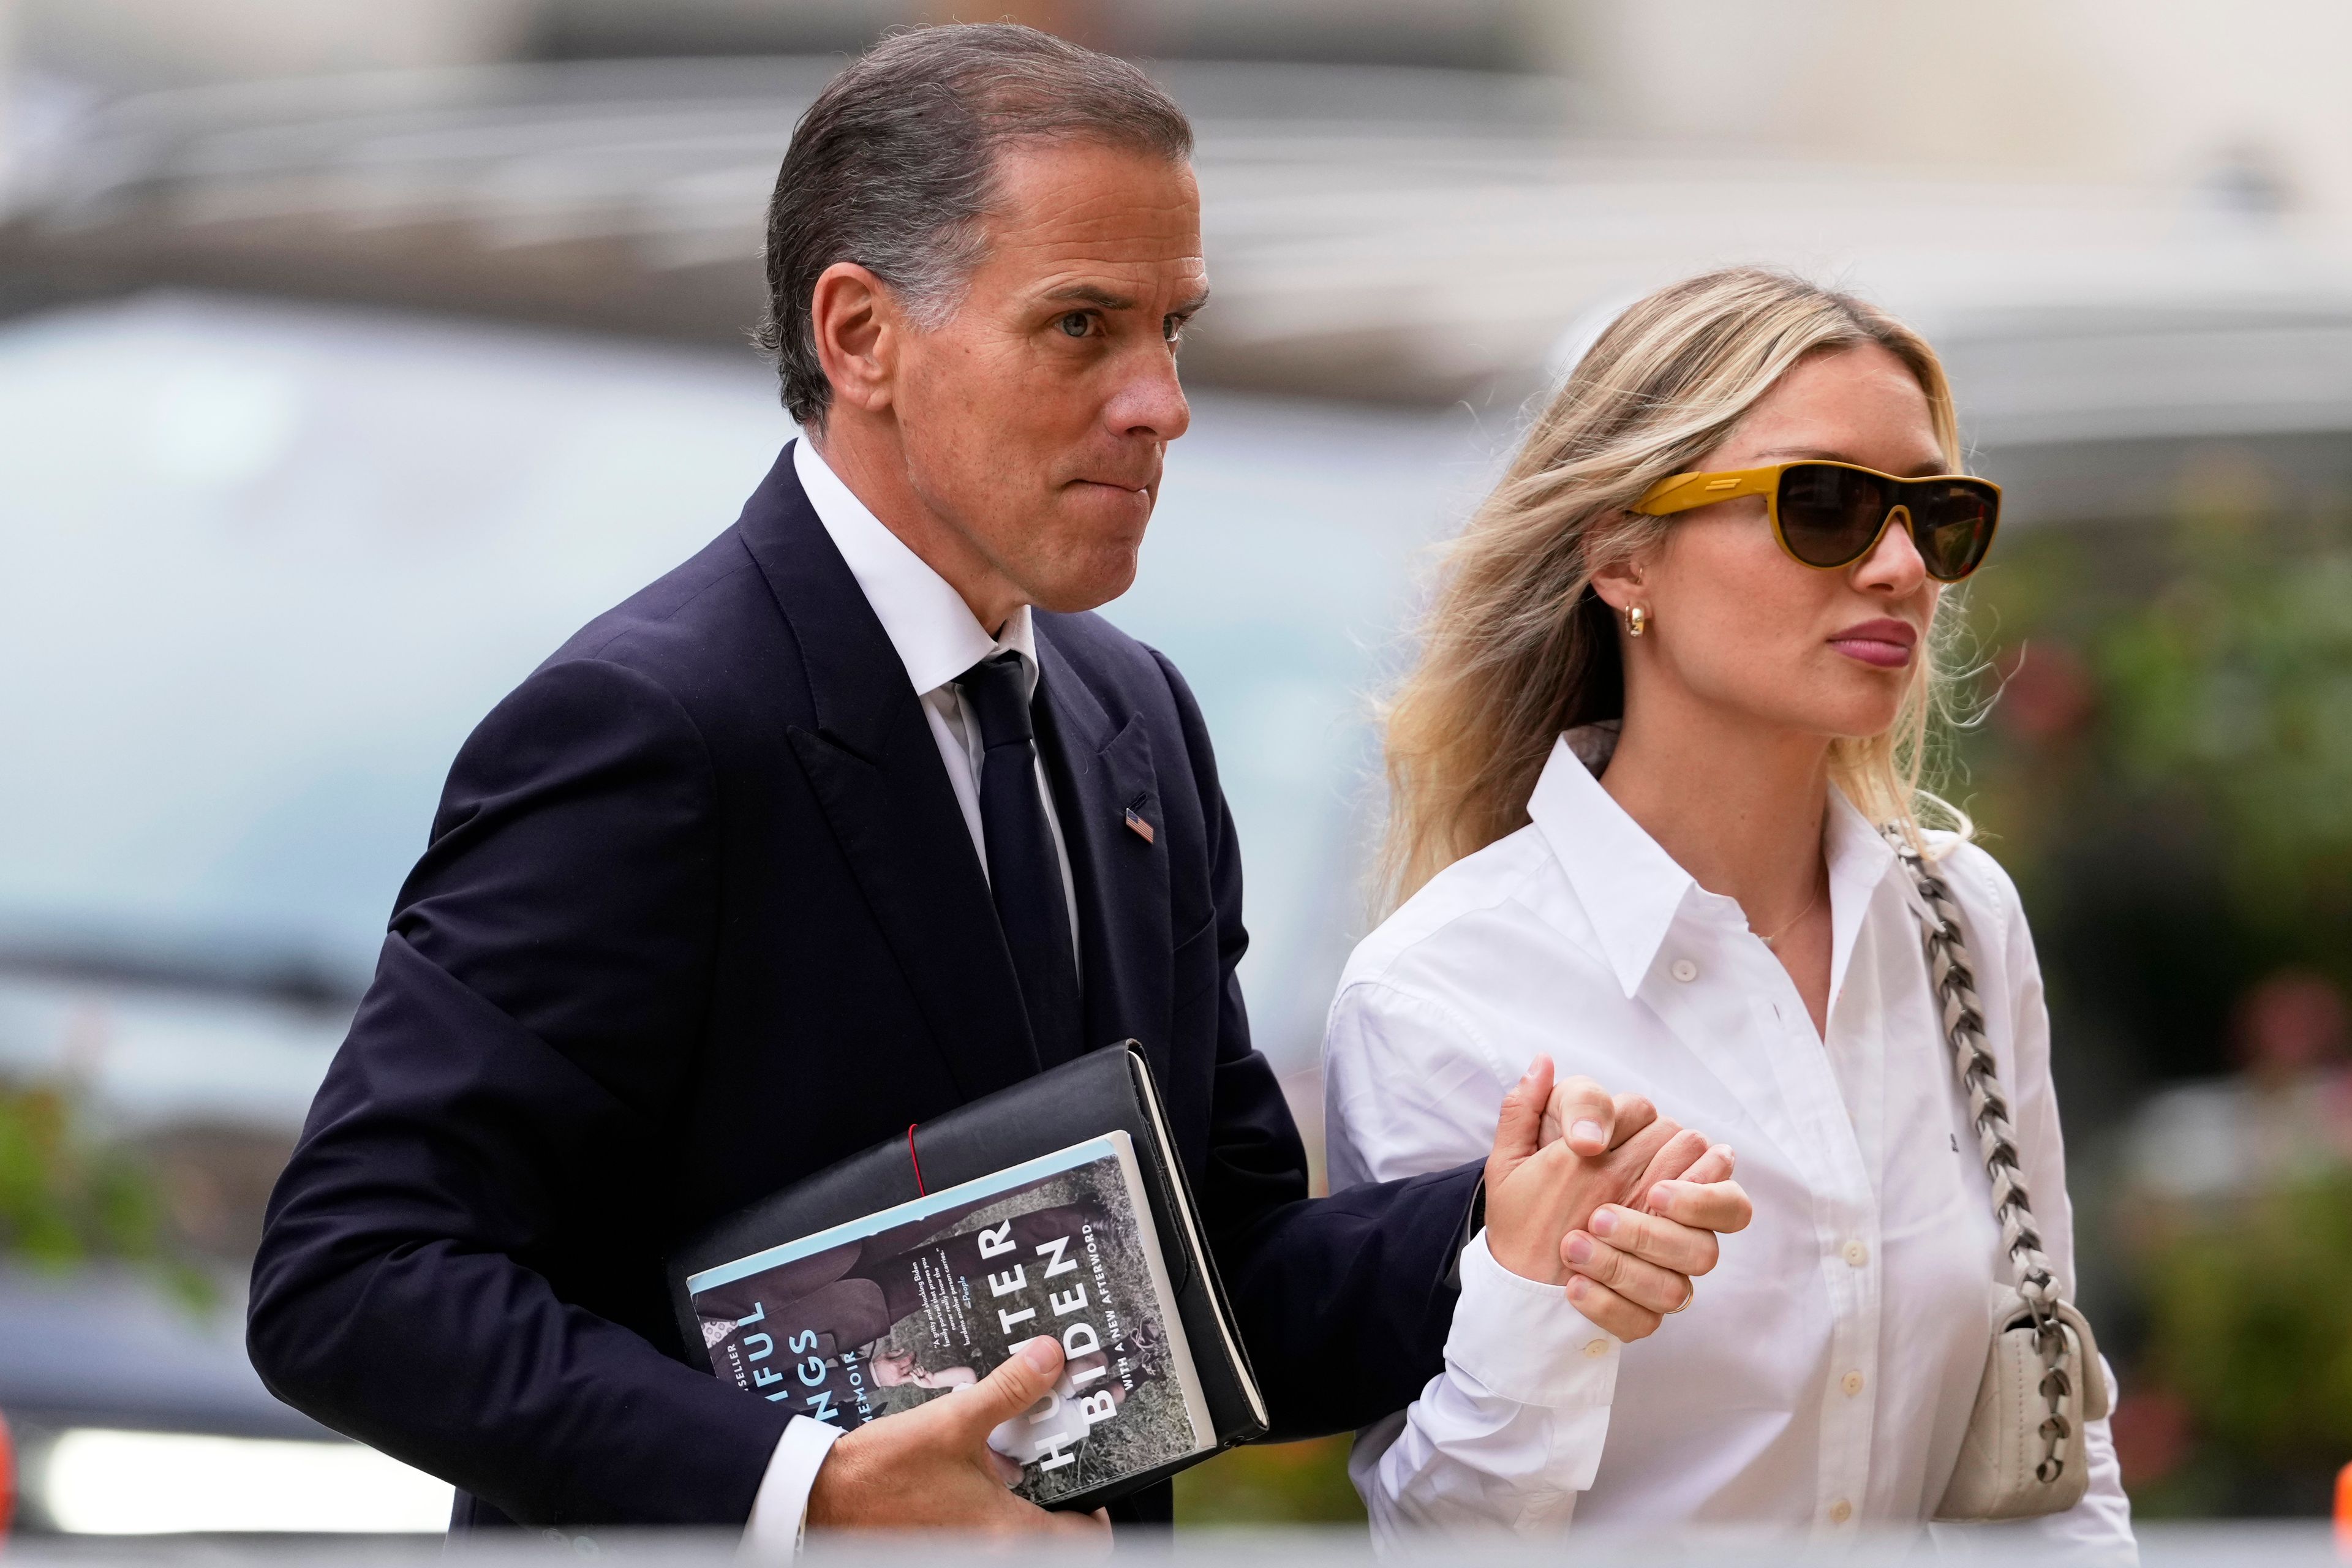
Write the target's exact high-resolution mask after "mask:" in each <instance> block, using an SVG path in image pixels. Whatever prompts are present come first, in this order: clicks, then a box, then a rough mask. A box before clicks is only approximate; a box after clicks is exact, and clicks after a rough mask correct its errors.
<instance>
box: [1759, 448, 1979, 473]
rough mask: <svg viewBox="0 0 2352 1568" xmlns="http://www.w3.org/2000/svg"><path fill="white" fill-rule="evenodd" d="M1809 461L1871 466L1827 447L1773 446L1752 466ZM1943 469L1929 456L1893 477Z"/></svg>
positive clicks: (1938, 461)
mask: <svg viewBox="0 0 2352 1568" xmlns="http://www.w3.org/2000/svg"><path fill="white" fill-rule="evenodd" d="M1809 461H1810V462H1815V463H1851V464H1853V466H1854V467H1855V468H1870V467H1871V466H1872V465H1870V464H1868V463H1864V462H1862V461H1859V460H1858V459H1856V458H1852V457H1849V456H1848V455H1847V454H1845V453H1843V452H1840V451H1837V450H1835V449H1834V448H1832V447H1773V448H1771V449H1770V450H1769V451H1765V452H1759V453H1757V454H1756V462H1755V465H1754V466H1755V467H1757V468H1763V467H1765V466H1767V465H1768V464H1771V463H1801V462H1809ZM1943 471H1944V460H1943V459H1942V458H1928V459H1927V461H1926V462H1924V463H1917V464H1914V465H1913V466H1912V468H1911V471H1910V472H1909V473H1907V474H1897V475H1895V478H1896V479H1925V478H1926V477H1927V475H1929V474H1940V473H1942V472H1943Z"/></svg>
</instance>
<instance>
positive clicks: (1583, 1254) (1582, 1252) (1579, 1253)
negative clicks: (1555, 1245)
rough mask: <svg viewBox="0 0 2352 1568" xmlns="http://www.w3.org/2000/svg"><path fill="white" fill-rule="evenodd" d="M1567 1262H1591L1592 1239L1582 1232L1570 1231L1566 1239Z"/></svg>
mask: <svg viewBox="0 0 2352 1568" xmlns="http://www.w3.org/2000/svg"><path fill="white" fill-rule="evenodd" d="M1568 1260H1569V1261H1570V1263H1590V1262H1591V1261H1592V1238H1591V1237H1589V1236H1587V1235H1585V1234H1584V1233H1583V1232H1582V1231H1580V1230H1579V1231H1571V1232H1570V1233H1569V1237H1568Z"/></svg>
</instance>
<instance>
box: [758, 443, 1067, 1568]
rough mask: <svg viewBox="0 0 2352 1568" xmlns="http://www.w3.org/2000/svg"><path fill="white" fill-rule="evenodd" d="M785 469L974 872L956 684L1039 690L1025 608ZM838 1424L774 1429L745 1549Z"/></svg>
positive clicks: (964, 724) (836, 490)
mask: <svg viewBox="0 0 2352 1568" xmlns="http://www.w3.org/2000/svg"><path fill="white" fill-rule="evenodd" d="M793 473H794V475H796V476H797V477H798V478H799V479H800V481H801V489H803V491H805V492H806V493H807V495H808V499H809V505H810V506H812V507H813V508H814V509H815V510H816V516H817V521H819V522H821V523H823V524H824V531H825V533H826V535H827V536H828V537H830V538H831V539H832V541H833V545H834V548H835V549H836V550H838V551H840V552H841V558H842V559H843V560H844V561H845V562H847V563H849V574H850V575H851V576H853V577H855V578H856V579H857V586H858V588H859V589H860V590H861V591H862V592H863V593H864V594H865V595H866V604H867V605H870V606H871V607H872V608H873V611H874V616H875V618H876V619H877V620H879V621H880V622H881V623H882V630H883V631H884V632H885V633H886V634H887V636H888V637H889V638H890V646H891V647H892V648H893V649H895V650H896V651H897V653H898V661H899V662H900V663H901V664H903V665H905V666H906V668H907V680H908V684H909V685H911V686H912V687H913V688H914V689H915V692H916V694H917V695H918V696H919V697H920V698H921V699H922V703H923V716H924V717H925V718H926V719H928V720H929V721H930V726H931V739H932V740H933V741H935V742H938V744H939V748H940V762H941V763H944V764H945V765H946V767H947V771H948V784H950V786H951V787H952V788H953V789H954V790H955V797H956V804H957V805H959V806H961V808H962V809H963V822H964V826H965V827H966V828H967V829H968V830H969V831H970V832H971V847H972V850H973V852H974V853H975V854H977V855H978V856H979V857H980V868H981V873H982V875H983V876H985V875H986V874H987V872H988V844H987V840H986V838H985V837H984V836H983V835H982V831H981V823H980V773H981V757H982V752H983V750H984V748H983V747H982V744H981V738H980V725H979V723H978V722H977V721H975V720H974V719H973V717H972V714H971V707H970V705H969V704H967V703H966V702H965V700H964V696H963V689H962V688H961V686H958V685H957V684H956V680H957V678H958V677H960V676H961V675H962V674H963V672H964V671H965V670H967V669H970V668H971V667H972V666H973V665H975V664H978V663H979V662H980V661H981V660H982V659H984V658H994V657H995V656H996V655H998V654H1000V653H1006V652H1011V653H1015V654H1018V655H1019V656H1020V658H1021V670H1022V673H1023V674H1024V676H1026V677H1027V679H1028V690H1029V694H1030V695H1031V696H1032V697H1033V698H1034V696H1035V695H1036V692H1037V641H1036V633H1035V630H1034V626H1032V624H1031V621H1030V616H1029V606H1028V605H1021V606H1020V607H1019V608H1017V609H1015V610H1014V611H1013V615H1012V617H1011V618H1010V619H1008V620H1007V621H1006V622H1005V623H1004V626H1003V630H1002V631H1001V632H999V633H998V634H997V635H995V636H993V637H992V636H990V635H989V632H988V629H987V628H986V627H985V626H982V625H981V624H980V622H979V620H978V619H977V618H976V617H975V616H973V615H972V613H971V606H970V605H966V604H965V603H964V602H963V595H961V594H959V593H957V592H956V591H955V589H954V588H953V587H952V586H951V585H950V584H949V583H948V580H947V579H946V578H944V577H942V576H940V574H938V573H937V572H934V571H932V570H931V568H930V566H929V564H928V563H926V562H925V561H924V560H923V558H922V557H921V556H919V555H918V554H916V553H915V552H913V551H912V550H910V549H908V547H907V544H906V542H905V541H904V540H901V539H900V538H899V537H898V535H897V534H895V533H893V532H891V531H890V530H889V529H888V528H887V527H885V526H884V525H883V523H882V521H881V520H880V519H879V518H877V517H876V516H875V515H874V514H873V513H872V512H871V511H869V510H866V503H865V502H863V501H861V500H858V499H857V497H856V495H854V494H852V493H851V491H850V489H849V487H848V486H847V485H845V484H843V483H842V482H841V480H840V479H839V478H838V477H837V476H835V473H834V471H833V470H832V469H831V468H828V467H826V466H825V461H824V458H822V457H820V456H818V455H817V450H816V448H815V447H812V446H810V445H809V443H808V440H807V438H806V437H803V438H802V439H800V440H798V441H796V442H794V443H793ZM1036 773H1037V793H1038V794H1039V795H1042V796H1044V797H1045V826H1046V828H1047V830H1048V831H1049V832H1051V833H1052V834H1053V836H1054V857H1055V859H1056V860H1057V861H1059V862H1060V865H1061V871H1062V898H1063V900H1064V901H1065V904H1066V908H1067V910H1068V912H1069V919H1070V945H1071V950H1072V957H1073V958H1074V959H1075V958H1076V950H1077V945H1078V942H1077V933H1078V900H1077V889H1076V883H1075V882H1074V881H1073V880H1072V879H1071V875H1070V851H1069V847H1068V846H1067V845H1066V844H1064V843H1063V841H1062V824H1061V821H1060V819H1059V818H1057V817H1056V816H1055V815H1054V788H1053V785H1052V784H1051V783H1049V782H1048V781H1047V779H1046V777H1045V762H1044V759H1043V758H1040V759H1039V761H1038V763H1037V764H1036ZM839 1436H841V1429H840V1428H839V1427H836V1426H833V1425H832V1424H831V1423H830V1422H824V1421H813V1420H810V1419H809V1418H808V1417H806V1416H802V1415H796V1416H794V1417H793V1420H792V1424H791V1425H790V1426H786V1427H785V1428H784V1435H783V1436H782V1438H780V1439H778V1441H777V1443H776V1447H775V1450H774V1452H773V1453H772V1454H771V1455H770V1456H769V1459H768V1468H767V1473H766V1474H765V1475H764V1476H763V1477H761V1481H760V1489H759V1491H758V1492H757V1493H756V1494H755V1495H754V1496H753V1498H752V1500H751V1519H750V1520H749V1521H746V1523H745V1524H744V1527H743V1543H744V1545H745V1547H746V1548H747V1549H749V1550H750V1551H751V1552H752V1553H753V1554H755V1555H765V1556H771V1557H784V1556H790V1555H791V1554H792V1552H793V1550H794V1549H795V1548H796V1547H797V1546H798V1545H799V1542H800V1539H801V1533H802V1526H803V1523H804V1522H805V1521H806V1519H807V1516H808V1497H809V1489H810V1488H811V1487H812V1486H814V1485H815V1483H816V1473H817V1470H818V1468H819V1467H821V1466H822V1465H823V1464H824V1457H825V1454H826V1453H827V1452H828V1451H829V1450H830V1449H831V1448H832V1447H833V1444H834V1440H835V1438H837V1437H839Z"/></svg>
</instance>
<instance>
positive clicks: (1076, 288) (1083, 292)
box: [1045, 283, 1135, 310]
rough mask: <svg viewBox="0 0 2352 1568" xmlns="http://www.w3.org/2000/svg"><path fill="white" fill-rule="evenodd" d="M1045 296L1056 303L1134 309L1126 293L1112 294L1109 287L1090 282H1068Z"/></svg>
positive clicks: (1100, 308)
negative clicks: (1100, 286) (1105, 287)
mask: <svg viewBox="0 0 2352 1568" xmlns="http://www.w3.org/2000/svg"><path fill="white" fill-rule="evenodd" d="M1045 298H1046V299H1048V300H1054V301H1055V302H1056V303H1062V302H1068V303H1072V304H1078V305H1093V306H1095V307H1097V309H1099V310H1134V309H1135V301H1134V300H1130V299H1129V298H1128V297H1127V296H1126V295H1124V294H1114V293H1112V292H1111V291H1110V290H1109V289H1104V288H1099V287H1097V285H1095V284H1092V283H1072V284H1068V285H1066V287H1063V288H1060V289H1054V290H1053V291H1052V292H1050V293H1048V294H1047V295H1046V296H1045Z"/></svg>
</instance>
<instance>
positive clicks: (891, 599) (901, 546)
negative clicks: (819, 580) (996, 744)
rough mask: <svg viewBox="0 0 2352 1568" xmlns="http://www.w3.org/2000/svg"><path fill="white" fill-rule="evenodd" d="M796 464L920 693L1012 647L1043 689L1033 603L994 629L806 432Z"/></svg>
mask: <svg viewBox="0 0 2352 1568" xmlns="http://www.w3.org/2000/svg"><path fill="white" fill-rule="evenodd" d="M793 473H794V474H795V475H797V476H798V477H799V479H800V481H801V489H802V490H803V491H804V492H805V493H806V494H807V496H808V500H809V505H810V506H811V507H812V508H813V509H814V510H815V512H816V520H817V521H819V522H821V523H823V524H824V531H825V533H826V535H827V536H828V537H830V538H831V539H832V541H833V547H834V548H835V550H838V551H840V552H841V558H842V560H843V561H845V562H846V563H848V566H849V574H850V575H851V576H853V577H855V578H856V579H857V586H858V588H859V590H860V591H861V592H863V593H864V594H865V595H866V604H867V605H871V606H872V607H873V610H874V616H875V618H876V619H877V620H878V621H880V622H881V623H882V631H883V634H884V635H885V636H887V637H889V639H890V646H891V647H893V648H894V649H896V650H897V651H898V662H899V663H901V664H903V665H905V666H906V667H907V679H908V682H909V683H910V684H912V685H913V687H914V689H915V691H916V694H917V695H918V696H920V695H922V694H924V693H926V692H929V691H933V690H936V689H939V688H940V687H942V686H945V685H947V684H948V683H949V682H950V681H952V680H954V679H957V678H958V677H960V676H961V675H962V674H963V672H964V671H965V670H967V669H970V668H971V667H972V666H973V665H975V664H978V663H979V662H980V661H981V660H982V659H984V658H991V657H992V656H994V655H996V654H999V653H1003V652H1006V651H1008V650H1009V651H1011V652H1013V653H1017V654H1019V655H1020V656H1021V668H1022V670H1023V673H1024V674H1025V675H1026V676H1027V677H1028V678H1029V686H1030V689H1031V690H1033V691H1034V690H1035V689H1036V685H1037V640H1036V629H1035V626H1034V623H1033V622H1032V620H1031V618H1030V614H1029V606H1028V605H1021V606H1019V607H1018V608H1017V609H1015V610H1014V611H1013V615H1012V616H1011V617H1010V618H1009V619H1007V620H1006V621H1005V623H1004V631H1003V636H1001V637H991V636H989V635H988V629H987V628H986V627H985V626H982V625H981V624H980V621H979V619H978V617H976V616H973V615H972V613H971V605H967V604H965V603H964V602H963V595H961V594H959V593H957V592H956V591H955V589H954V587H953V586H952V585H950V584H949V582H948V580H947V579H946V578H944V577H942V576H940V574H938V573H937V572H934V571H933V570H931V567H930V563H929V562H927V561H925V560H924V559H923V558H922V557H921V556H919V555H918V554H916V553H915V552H913V551H912V550H910V549H908V547H907V542H906V541H905V540H903V539H900V538H899V537H898V535H897V534H895V533H893V532H891V531H890V530H889V529H888V528H887V527H885V526H884V525H883V522H882V520H881V519H880V518H877V517H876V516H875V515H874V514H873V512H871V511H869V510H866V503H865V502H864V501H861V500H858V499H857V497H856V495H855V494H853V493H852V492H851V490H850V489H849V487H848V486H847V485H845V484H843V483H842V482H841V479H840V477H839V476H837V475H836V474H835V473H834V471H833V469H832V468H831V467H830V466H828V465H827V464H826V462H825V460H824V458H823V457H822V456H820V455H819V453H818V452H817V449H816V448H815V447H813V446H811V445H809V443H808V441H807V440H806V439H805V438H803V439H801V440H798V441H795V442H794V443H793Z"/></svg>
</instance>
